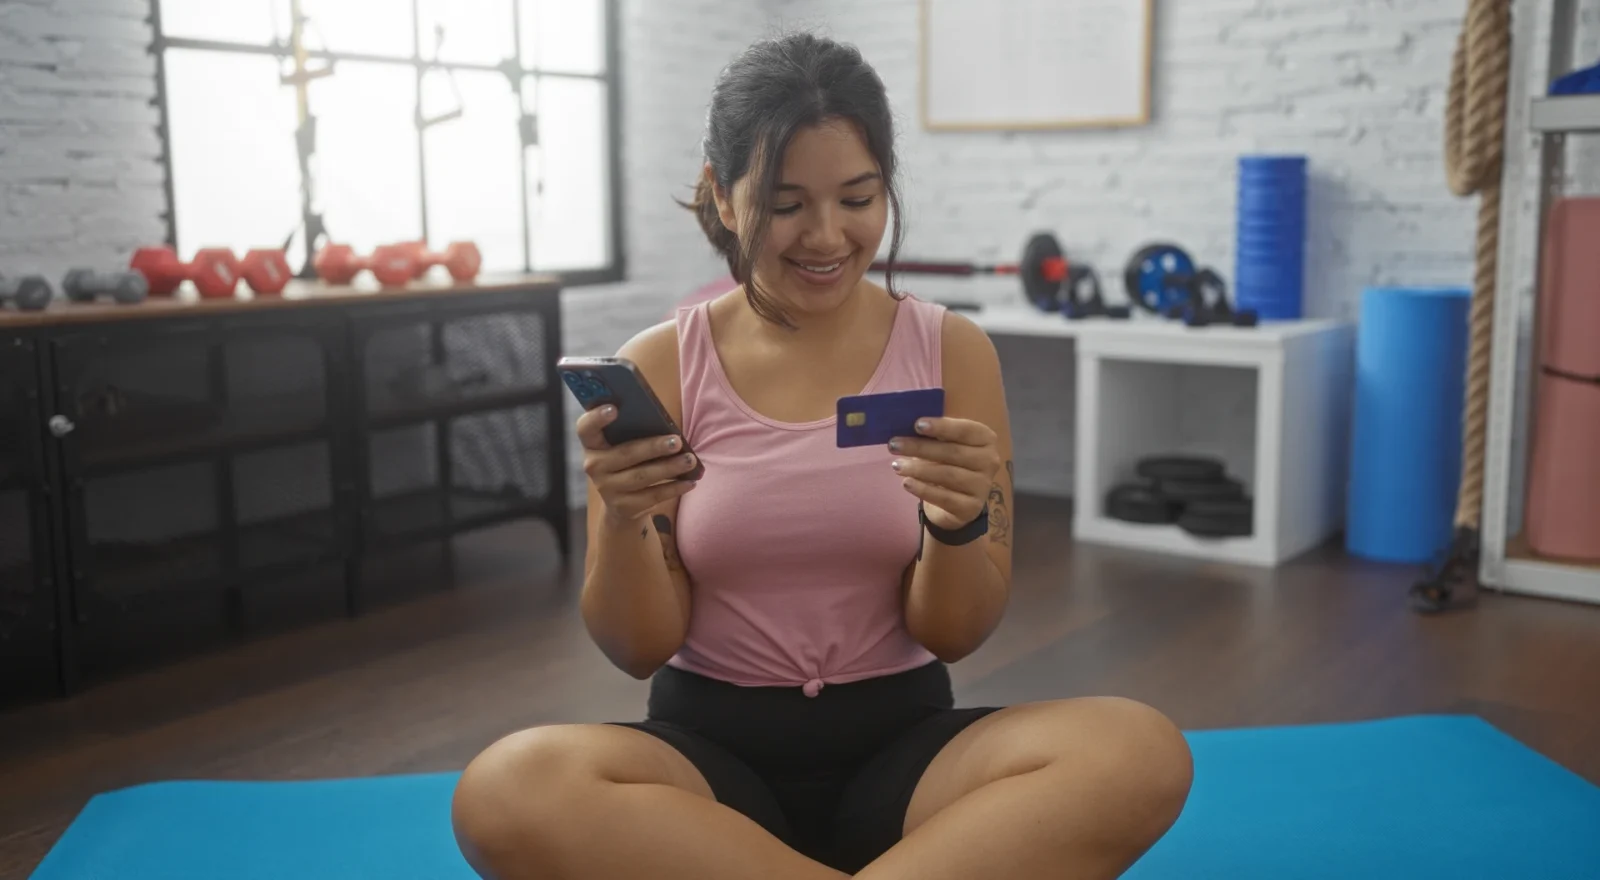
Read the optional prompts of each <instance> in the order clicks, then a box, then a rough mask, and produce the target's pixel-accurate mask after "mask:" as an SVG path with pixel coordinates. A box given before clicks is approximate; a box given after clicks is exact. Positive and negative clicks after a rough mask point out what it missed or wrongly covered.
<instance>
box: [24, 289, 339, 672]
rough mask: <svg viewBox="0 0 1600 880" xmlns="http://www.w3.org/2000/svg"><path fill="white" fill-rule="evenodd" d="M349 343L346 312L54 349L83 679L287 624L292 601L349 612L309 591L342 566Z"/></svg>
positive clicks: (145, 329) (65, 338) (136, 328)
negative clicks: (340, 430) (338, 475)
mask: <svg viewBox="0 0 1600 880" xmlns="http://www.w3.org/2000/svg"><path fill="white" fill-rule="evenodd" d="M340 339H341V325H340V323H339V322H338V320H337V315H336V314H333V313H327V314H322V313H319V312H316V311H311V312H307V313H305V314H303V315H295V314H293V313H290V314H289V315H288V316H286V317H282V318H280V317H278V316H277V315H272V316H263V317H260V318H252V319H211V320H197V321H167V322H154V323H152V322H125V323H121V324H109V325H104V326H99V327H94V328H91V329H88V330H84V331H79V332H72V333H63V334H60V335H58V336H56V337H54V338H53V339H52V340H51V342H50V349H51V358H52V362H53V366H54V374H55V376H56V383H57V384H56V389H55V390H56V394H55V403H56V412H55V414H54V416H55V419H56V424H57V425H58V426H62V428H61V436H60V438H59V442H60V448H61V460H62V462H63V472H64V474H65V476H66V478H67V485H66V492H67V498H68V499H69V503H68V505H67V510H68V516H67V535H68V540H67V559H68V565H69V567H70V571H69V576H70V582H71V584H72V592H71V596H72V601H71V607H72V621H71V622H72V626H73V628H74V630H75V635H74V638H73V642H74V644H75V645H76V646H77V650H76V651H75V652H74V653H73V654H72V656H71V659H72V660H73V661H75V663H76V665H75V667H74V669H73V671H75V672H80V673H82V674H84V675H87V676H91V677H92V676H96V675H99V674H100V673H102V672H104V671H108V670H111V669H115V668H118V667H121V666H124V665H128V664H137V663H140V662H143V661H147V660H152V659H159V658H161V657H164V656H168V655H171V654H175V653H184V652H186V651H189V650H192V649H193V648H195V647H200V646H204V645H206V644H210V643H214V642H218V641H222V640H224V639H227V638H228V637H229V636H230V635H231V634H233V633H234V632H235V631H237V630H241V629H249V628H252V627H253V626H254V625H256V624H258V623H259V622H261V621H263V620H277V619H279V618H281V617H282V616H283V613H282V612H283V609H282V607H281V606H283V605H285V604H286V603H287V604H290V605H294V606H297V607H299V608H300V609H301V610H302V611H305V612H307V614H308V616H317V613H318V612H319V611H320V612H321V613H342V612H343V610H344V609H345V608H346V606H347V604H348V603H347V597H346V596H345V595H344V592H343V591H342V590H341V589H337V588H336V587H335V588H331V589H330V588H329V587H328V586H327V584H326V582H325V580H319V579H316V578H311V579H309V582H310V583H312V584H315V585H316V586H313V587H309V588H307V587H304V586H302V584H301V582H302V581H305V580H306V577H305V575H306V572H307V570H308V569H311V568H314V567H317V566H331V567H336V568H339V569H340V570H342V567H343V565H344V564H345V562H346V556H347V549H348V542H347V541H346V540H344V538H345V534H344V532H345V526H346V524H345V523H343V522H341V516H340V505H339V504H338V496H339V495H340V491H339V488H338V486H337V485H336V483H335V477H334V472H335V469H334V463H335V461H336V459H337V456H338V452H337V450H336V448H335V447H336V440H335V438H336V436H337V431H336V420H335V417H334V400H335V392H334V389H335V387H336V380H337V377H338V373H339V369H340V366H339V364H340V363H342V360H341V358H340V345H339V342H340ZM274 577H277V578H280V579H286V580H287V581H288V583H287V584H280V585H277V587H276V588H274V587H273V585H272V584H271V583H270V582H271V581H272V580H273V578H274ZM285 592H287V593H288V595H287V596H285V595H284V593H285ZM294 616H296V615H293V614H291V615H290V617H291V618H293V617H294Z"/></svg>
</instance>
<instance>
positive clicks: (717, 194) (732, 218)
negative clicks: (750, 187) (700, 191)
mask: <svg viewBox="0 0 1600 880" xmlns="http://www.w3.org/2000/svg"><path fill="white" fill-rule="evenodd" d="M703 173H704V174H705V176H706V182H708V183H710V184H711V197H712V198H713V199H715V200H716V203H717V216H718V217H720V218H721V219H722V225H723V226H724V227H725V228H726V229H727V230H728V231H729V232H731V233H733V234H734V235H738V234H739V215H738V213H737V212H736V211H734V209H733V193H731V192H729V191H728V190H726V189H724V188H723V186H722V184H720V183H717V176H716V174H714V173H712V171H711V163H710V162H707V163H706V167H705V171H704V172H703Z"/></svg>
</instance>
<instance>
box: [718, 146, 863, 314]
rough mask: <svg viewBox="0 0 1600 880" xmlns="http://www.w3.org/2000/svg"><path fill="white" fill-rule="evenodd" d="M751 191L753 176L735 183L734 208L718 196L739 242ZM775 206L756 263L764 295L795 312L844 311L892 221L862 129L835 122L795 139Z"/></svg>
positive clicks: (748, 213)
mask: <svg viewBox="0 0 1600 880" xmlns="http://www.w3.org/2000/svg"><path fill="white" fill-rule="evenodd" d="M750 185H751V181H750V178H749V176H748V175H747V176H746V177H745V178H744V179H743V180H740V181H738V182H736V183H735V184H734V187H733V194H732V200H731V204H730V203H729V200H728V199H727V197H726V195H725V194H723V193H718V194H717V209H718V211H719V213H720V214H721V215H722V222H723V223H724V224H726V225H727V227H728V228H729V229H731V230H733V232H734V234H736V235H741V236H742V234H743V233H741V229H743V228H748V226H749V225H750V224H749V223H747V222H746V221H745V218H749V217H751V216H752V213H751V206H752V204H753V201H754V200H753V198H752V193H751V192H750ZM772 207H773V210H772V223H771V225H770V226H769V227H768V229H767V237H766V241H765V243H764V244H763V246H762V249H761V253H760V254H758V255H757V257H756V265H755V276H756V280H757V281H758V282H759V284H760V286H761V288H762V289H763V290H764V291H766V292H767V293H768V294H770V295H771V296H773V297H774V298H776V299H777V300H778V304H779V305H780V306H781V307H782V308H783V309H784V310H785V311H788V312H790V313H798V314H807V313H809V314H817V313H821V312H827V311H829V310H831V309H833V308H835V307H837V306H838V305H839V304H840V303H842V302H844V301H845V299H847V298H848V297H849V296H850V294H851V292H852V291H854V290H855V288H856V285H857V284H859V283H860V282H861V279H862V277H863V276H864V275H866V273H867V270H868V269H869V268H871V266H872V261H873V258H874V257H876V256H877V253H878V245H879V244H880V243H881V242H882V241H883V234H884V230H885V228H886V227H887V226H888V220H889V209H888V205H887V199H886V198H885V194H884V185H883V178H882V175H881V173H880V169H879V168H878V163H877V160H875V159H874V158H873V157H872V153H871V151H869V150H868V149H867V144H866V140H865V139H864V138H863V137H862V136H861V133H860V131H859V130H857V128H856V126H855V125H854V124H852V123H850V122H848V121H844V120H830V121H828V122H824V123H823V124H821V125H818V126H816V127H813V128H807V129H802V130H801V131H799V132H798V133H796V134H795V136H794V138H793V139H792V140H791V141H790V142H789V148H788V151H787V152H785V153H784V157H783V168H782V171H781V173H780V174H779V177H778V188H777V191H776V192H775V193H774V194H773V199H772Z"/></svg>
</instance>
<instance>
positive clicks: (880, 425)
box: [837, 388, 944, 449]
mask: <svg viewBox="0 0 1600 880" xmlns="http://www.w3.org/2000/svg"><path fill="white" fill-rule="evenodd" d="M838 408H839V423H838V424H839V428H838V434H839V436H838V441H837V442H838V445H839V448H841V449H845V448H849V447H855V446H877V445H883V446H887V445H889V441H890V440H893V439H894V438H896V437H915V436H917V419H922V418H929V419H936V418H940V417H942V416H943V415H944V389H943V388H914V389H912V390H910V391H888V392H884V393H882V394H858V395H856V396H854V397H841V398H839V403H838Z"/></svg>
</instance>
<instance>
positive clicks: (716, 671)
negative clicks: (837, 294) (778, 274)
mask: <svg viewBox="0 0 1600 880" xmlns="http://www.w3.org/2000/svg"><path fill="white" fill-rule="evenodd" d="M709 308H710V303H701V304H699V305H696V306H694V307H692V308H685V309H680V310H679V311H678V314H677V323H678V362H679V370H680V372H681V375H682V381H683V424H682V426H681V427H682V428H683V431H684V434H685V436H686V437H687V438H688V440H689V444H690V446H692V447H693V448H694V450H695V452H696V453H697V454H698V455H699V456H700V458H701V459H703V460H704V462H705V468H706V470H705V476H704V477H703V478H702V479H701V481H700V485H699V486H698V487H697V488H695V490H694V491H692V492H690V493H689V494H687V495H685V496H683V499H682V500H681V501H680V502H679V507H678V523H677V530H676V533H677V539H678V555H679V557H680V558H681V559H682V560H683V564H684V567H685V568H686V569H687V570H688V572H689V580H690V583H691V584H692V589H693V599H692V601H691V613H690V617H689V632H688V637H687V639H686V640H685V642H684V644H683V647H682V648H681V649H680V650H679V651H678V653H677V655H676V656H674V657H673V658H672V659H671V660H670V661H668V662H669V663H670V664H671V665H672V666H675V667H678V668H680V669H685V670H688V671H690V672H695V673H698V674H700V675H705V676H708V677H711V678H716V679H720V680H722V681H727V682H731V683H733V684H738V685H746V686H763V685H764V686H799V687H802V688H804V690H805V693H806V694H807V695H808V696H816V695H817V693H818V692H820V691H821V689H822V687H823V685H824V684H844V683H847V682H852V681H860V680H862V679H866V678H873V677H876V676H882V675H892V674H894V673H897V672H904V671H906V670H908V669H914V668H916V667H918V666H922V665H924V664H926V663H929V662H931V661H932V660H933V659H934V657H933V655H932V654H931V653H929V652H928V651H927V650H926V649H925V648H923V647H922V646H921V645H920V644H918V643H917V641H916V640H915V639H913V638H912V637H911V634H910V633H909V632H907V631H906V626H905V614H904V608H903V605H902V593H901V578H902V577H903V576H904V574H905V570H906V567H907V566H909V565H910V564H911V563H912V562H913V561H915V559H916V556H917V549H918V546H919V542H920V540H921V536H922V528H921V525H920V524H919V523H918V520H917V499H916V498H915V497H913V496H912V495H911V493H909V492H907V491H906V490H905V489H903V488H901V486H900V477H899V475H897V474H896V473H895V472H894V470H893V469H892V468H891V467H890V466H889V463H890V461H892V457H891V455H890V453H889V450H888V448H887V447H886V446H867V447H860V448H856V449H840V448H838V447H837V445H836V443H835V438H836V433H835V427H834V423H835V422H836V421H837V419H835V418H832V417H830V418H826V419H821V420H819V421H814V422H804V423H792V422H779V421H776V420H774V419H769V418H766V417H765V416H762V415H760V414H758V413H756V412H755V411H754V410H752V409H750V407H749V406H748V405H746V404H745V402H744V401H743V400H741V399H740V398H739V396H738V395H737V394H735V393H734V391H733V387H732V386H731V385H730V384H729V382H728V378H727V374H726V373H724V372H723V370H722V363H721V361H720V360H719V359H718V357H717V353H716V349H715V347H714V346H713V344H712V341H711V329H710V321H709V317H708V310H709ZM943 322H944V307H943V306H939V305H935V304H932V303H926V302H922V301H920V300H917V299H914V298H912V297H907V298H905V299H903V300H901V301H900V304H899V306H898V308H897V310H896V312H895V318H894V325H893V328H892V329H891V330H890V333H889V343H888V345H887V346H886V347H885V349H884V353H883V357H882V359H881V360H880V362H879V364H878V368H877V371H876V372H875V373H874V374H873V376H872V378H871V379H870V380H869V381H868V382H867V386H866V387H865V388H864V389H862V393H875V392H881V391H903V390H908V389H913V388H934V387H939V386H940V384H941V377H940V373H941V370H940V358H941V352H940V348H941V346H940V340H941V338H942V331H943Z"/></svg>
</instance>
